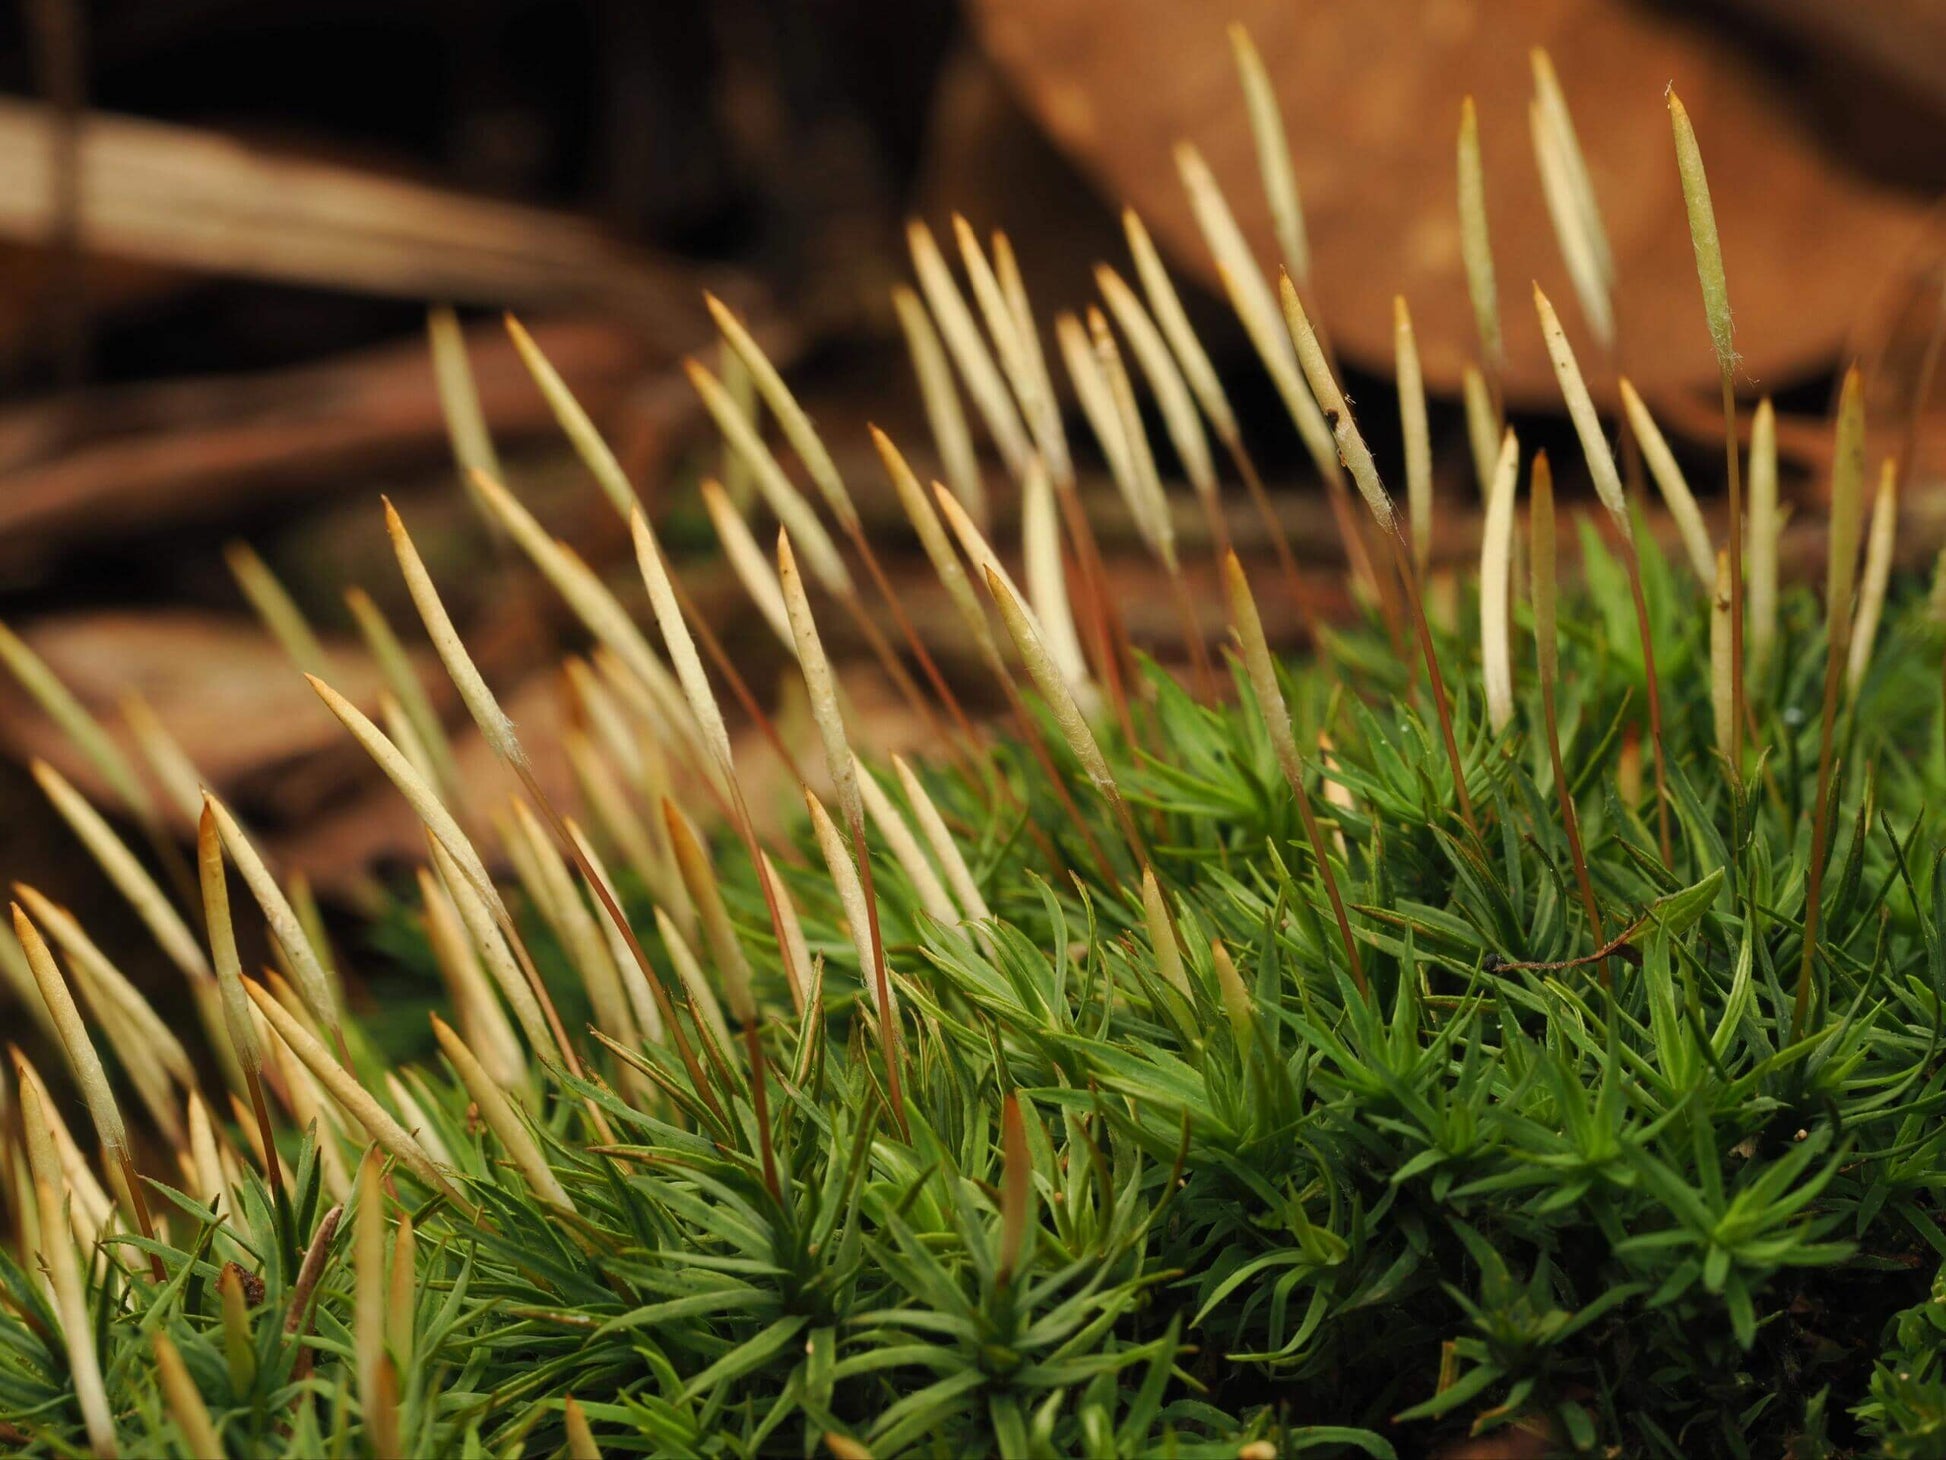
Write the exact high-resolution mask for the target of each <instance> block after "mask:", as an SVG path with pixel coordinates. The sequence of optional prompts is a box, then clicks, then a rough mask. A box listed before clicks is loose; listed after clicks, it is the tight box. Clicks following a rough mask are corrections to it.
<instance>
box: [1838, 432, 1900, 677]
mask: <svg viewBox="0 0 1946 1460" xmlns="http://www.w3.org/2000/svg"><path fill="white" fill-rule="evenodd" d="M1898 532H1899V471H1898V463H1897V461H1896V460H1894V459H1893V458H1892V457H1889V456H1888V457H1887V458H1886V459H1885V465H1884V469H1883V470H1882V471H1880V473H1879V478H1878V495H1877V497H1876V498H1874V500H1873V503H1872V530H1871V533H1870V535H1869V536H1868V537H1867V538H1866V539H1865V573H1864V576H1863V577H1862V578H1861V579H1860V580H1859V583H1858V609H1857V611H1856V613H1855V614H1854V615H1853V617H1852V629H1851V645H1850V648H1849V650H1848V658H1847V660H1846V666H1845V687H1846V688H1847V689H1849V690H1850V691H1851V692H1852V693H1853V694H1857V693H1858V689H1859V686H1860V685H1862V684H1864V682H1865V671H1866V670H1867V669H1868V668H1870V667H1871V663H1872V647H1873V643H1874V641H1875V640H1876V639H1877V638H1878V621H1879V618H1880V617H1881V615H1883V613H1884V612H1885V593H1886V590H1887V589H1888V588H1889V587H1890V586H1891V583H1892V550H1893V547H1894V546H1895V544H1896V543H1897V540H1898Z"/></svg>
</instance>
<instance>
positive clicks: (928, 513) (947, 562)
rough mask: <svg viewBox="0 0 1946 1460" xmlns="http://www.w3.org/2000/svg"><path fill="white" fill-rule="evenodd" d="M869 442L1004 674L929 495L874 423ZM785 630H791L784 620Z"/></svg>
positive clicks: (963, 617)
mask: <svg viewBox="0 0 1946 1460" xmlns="http://www.w3.org/2000/svg"><path fill="white" fill-rule="evenodd" d="M872 444H873V445H874V446H876V447H877V448H878V455H879V460H880V461H882V462H883V463H884V464H885V474H886V476H887V477H889V478H890V479H891V482H892V486H893V489H894V490H895V491H896V492H897V493H898V497H899V505H900V506H901V507H903V508H904V509H905V515H906V518H907V520H908V521H910V522H911V523H912V528H913V531H914V532H916V533H918V535H919V545H920V546H921V547H922V548H924V549H925V553H926V559H927V561H928V562H930V563H931V564H932V567H933V572H934V573H936V574H938V576H939V581H940V583H941V585H942V586H943V587H944V588H945V589H946V596H947V597H948V598H950V599H951V600H952V602H953V607H954V608H955V609H956V610H957V611H958V613H959V617H960V622H961V623H962V624H963V625H964V626H965V628H966V632H967V635H968V636H969V637H970V638H971V639H972V640H973V645H974V647H975V648H976V649H977V650H978V651H979V655H980V658H981V659H983V660H984V661H986V664H987V666H988V668H990V669H992V670H993V671H994V673H995V674H996V675H1000V676H1003V677H1004V675H1005V673H1006V670H1005V667H1004V665H1003V663H1002V661H1001V658H1000V648H999V645H998V643H996V642H995V640H994V637H993V626H992V625H991V624H990V623H989V622H988V621H987V615H986V610H985V608H983V607H982V606H981V604H980V600H979V596H978V595H977V594H976V593H975V592H974V591H973V584H972V582H971V580H970V579H968V577H967V576H966V569H965V567H964V565H963V564H961V562H960V558H959V554H958V553H957V552H955V551H954V550H953V544H952V540H951V539H950V538H949V537H948V536H947V535H946V528H945V526H944V524H942V523H941V522H940V520H939V513H938V511H937V510H936V509H935V508H934V506H933V502H932V498H931V497H930V496H929V495H928V494H927V492H926V489H925V488H924V487H922V486H921V485H920V484H919V478H918V477H917V476H916V475H915V474H914V473H913V470H912V468H911V467H910V466H909V465H907V463H906V459H905V457H904V455H903V454H901V453H900V451H899V448H898V447H897V446H896V445H894V444H893V442H892V438H891V437H890V436H887V435H886V434H885V433H884V432H883V431H881V430H879V429H878V428H877V427H876V426H874V427H872ZM940 490H941V492H942V493H944V494H945V495H946V496H947V497H948V498H949V499H950V500H952V501H953V502H954V504H955V505H956V506H960V511H961V512H962V513H963V514H964V515H965V517H966V520H967V524H968V526H970V527H971V528H972V529H973V531H974V533H975V534H976V535H977V534H978V533H979V527H978V524H977V522H976V520H975V514H974V513H973V511H972V509H971V508H970V507H967V506H963V505H960V504H961V499H960V498H959V497H958V496H957V495H956V494H955V493H953V492H951V491H949V490H948V489H947V488H945V487H944V486H942V487H941V488H940ZM782 596H783V591H782V590H781V589H779V590H778V597H779V601H780V604H781V600H782ZM785 632H786V634H788V633H789V623H788V620H787V621H786V625H785ZM792 652H793V653H795V652H796V644H795V641H793V643H792Z"/></svg>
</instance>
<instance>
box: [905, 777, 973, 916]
mask: <svg viewBox="0 0 1946 1460" xmlns="http://www.w3.org/2000/svg"><path fill="white" fill-rule="evenodd" d="M892 769H893V770H894V771H895V772H897V774H898V777H899V787H900V789H901V790H903V791H904V792H905V799H906V803H907V804H908V805H909V806H911V807H912V814H913V816H914V817H915V818H916V819H917V820H918V822H919V832H920V835H922V836H924V837H925V839H926V845H928V846H929V847H931V848H932V854H933V856H934V857H936V858H938V860H939V865H940V867H941V868H942V869H944V871H945V874H946V881H947V883H948V884H949V885H950V886H951V887H952V890H953V896H954V897H955V898H957V899H958V900H959V905H960V907H961V909H962V910H963V912H964V914H965V916H966V917H967V918H969V919H971V920H973V921H975V922H985V921H986V920H987V919H989V918H991V917H992V916H993V911H992V909H991V908H989V907H988V906H987V900H986V898H985V896H984V895H982V893H981V892H980V885H979V883H978V882H976V881H975V880H974V879H973V869H972V868H970V867H969V866H967V864H966V858H965V856H964V855H963V854H962V853H961V852H960V849H959V843H958V842H957V841H955V840H954V838H953V834H952V832H951V831H950V830H948V829H947V826H946V818H945V817H943V816H941V815H940V814H939V808H938V807H937V806H935V805H934V804H933V800H932V797H931V796H929V795H927V794H926V788H925V785H924V784H923V783H922V782H921V781H920V779H919V777H918V776H917V775H915V774H914V773H913V770H912V767H911V766H909V765H908V764H906V762H905V760H904V759H903V758H902V757H900V756H896V755H895V756H893V757H892Z"/></svg>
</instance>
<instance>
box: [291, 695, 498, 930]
mask: <svg viewBox="0 0 1946 1460" xmlns="http://www.w3.org/2000/svg"><path fill="white" fill-rule="evenodd" d="M306 678H307V679H308V680H309V681H310V685H311V688H312V689H313V690H314V691H315V692H316V693H317V696H318V698H319V699H321V700H323V701H324V704H325V708H326V709H328V710H330V711H331V713H332V714H334V715H336V716H337V717H338V721H339V723H340V724H342V725H343V726H344V727H345V729H347V730H348V731H350V732H351V737H352V739H354V740H356V741H357V742H358V744H359V746H360V747H361V748H362V749H363V750H364V752H365V753H366V754H367V755H369V756H370V757H371V758H372V760H373V762H374V763H375V764H376V765H377V766H378V768H379V769H380V770H381V771H383V772H384V773H385V778H386V779H387V780H389V781H390V782H391V783H392V784H393V786H395V787H396V788H397V789H398V792H399V794H400V795H402V796H404V797H405V799H406V801H407V802H408V803H410V804H411V806H412V809H413V810H414V811H415V812H417V813H418V816H419V819H420V820H421V821H423V822H424V823H425V824H426V829H427V830H428V831H430V832H431V833H432V835H433V836H434V837H435V838H436V839H437V840H438V842H439V844H440V846H441V847H443V848H444V849H445V851H446V852H447V854H448V855H449V856H450V857H451V858H452V860H453V865H454V867H455V868H456V869H457V870H458V871H459V872H460V873H461V875H462V876H463V877H464V878H465V880H466V881H467V883H468V884H469V885H470V886H471V887H472V888H473V890H474V893H475V894H476V895H477V896H478V897H479V898H480V899H481V901H483V902H484V903H485V904H486V906H487V907H488V908H489V909H490V910H491V911H492V913H493V915H494V917H495V919H496V921H498V920H501V919H504V918H506V916H507V913H506V907H505V905H504V904H503V903H502V902H501V900H500V894H499V892H498V891H496V890H495V888H494V885H493V879H492V877H490V876H489V875H488V874H487V869H486V864H485V863H484V862H482V861H481V860H480V854H479V852H478V851H477V850H475V848H474V846H473V843H472V841H471V840H470V839H469V838H468V837H467V835H466V833H465V832H464V831H462V830H461V829H460V824H459V822H457V821H455V820H454V819H453V814H452V812H450V811H448V810H447V809H446V806H445V803H444V802H442V801H441V800H440V799H439V793H438V792H436V791H435V790H434V789H433V788H432V786H431V785H430V784H429V783H428V782H427V781H426V779H425V777H423V776H421V775H420V774H419V772H418V771H417V770H415V769H414V768H413V766H412V763H411V762H410V761H408V760H407V759H406V758H405V756H404V755H402V754H401V753H400V751H399V748H398V747H397V746H396V745H394V744H393V743H392V742H391V741H390V740H389V739H387V738H386V736H385V734H384V732H383V731H381V730H380V729H379V728H378V726H376V725H374V724H373V723H372V722H371V720H370V719H368V718H367V717H366V715H365V714H364V712H363V711H361V710H360V709H359V708H358V707H357V706H356V705H354V704H352V702H351V701H350V700H348V699H346V698H345V697H344V696H343V695H341V694H339V693H338V692H337V691H336V690H335V689H333V688H332V687H331V686H330V685H328V684H326V683H325V682H324V681H323V680H321V679H318V678H316V677H315V676H310V675H307V676H306Z"/></svg>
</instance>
